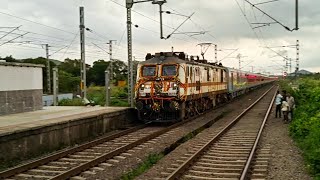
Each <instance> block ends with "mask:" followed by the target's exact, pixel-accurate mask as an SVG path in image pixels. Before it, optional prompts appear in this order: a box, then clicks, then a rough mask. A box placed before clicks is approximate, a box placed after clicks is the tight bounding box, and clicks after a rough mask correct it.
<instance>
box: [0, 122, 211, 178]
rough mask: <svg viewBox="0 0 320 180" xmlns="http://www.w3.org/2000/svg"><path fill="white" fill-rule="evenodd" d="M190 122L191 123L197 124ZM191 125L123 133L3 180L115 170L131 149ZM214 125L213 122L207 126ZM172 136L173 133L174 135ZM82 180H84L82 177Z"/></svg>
mask: <svg viewBox="0 0 320 180" xmlns="http://www.w3.org/2000/svg"><path fill="white" fill-rule="evenodd" d="M193 119H194V118H191V119H189V120H188V121H191V120H193ZM188 121H184V122H180V123H176V124H174V125H172V126H169V127H166V128H165V127H147V126H146V125H143V126H139V127H136V128H132V129H128V130H125V131H122V132H120V133H117V134H114V135H111V136H107V137H104V138H100V139H97V140H94V141H92V142H89V143H86V144H83V145H80V146H77V147H74V148H71V149H67V150H64V151H61V152H59V153H55V154H53V155H50V156H47V157H45V158H42V159H39V160H35V161H33V162H30V163H27V164H24V165H21V166H18V167H14V168H12V169H9V170H6V171H3V172H0V179H59V180H60V179H68V178H71V177H75V176H76V177H75V178H74V179H77V175H80V174H81V173H83V172H87V173H91V172H92V171H91V170H92V169H94V168H96V169H97V170H100V171H101V169H102V168H99V167H101V166H111V165H112V164H113V163H114V162H113V161H117V159H118V160H120V159H122V158H124V157H125V156H126V155H130V154H129V153H127V152H128V151H130V150H131V149H133V148H135V147H138V146H139V145H142V144H144V143H146V142H149V141H150V140H152V139H155V138H157V137H159V136H162V135H164V134H166V133H167V134H168V133H169V131H170V130H172V129H175V128H176V127H179V126H181V125H182V124H185V123H186V122H188ZM212 122H214V121H213V120H211V121H209V122H208V123H206V124H205V125H203V126H207V125H208V124H210V123H212ZM170 132H171V131H170ZM78 179H81V177H80V176H79V177H78Z"/></svg>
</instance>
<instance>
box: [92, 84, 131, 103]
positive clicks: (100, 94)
mask: <svg viewBox="0 0 320 180" xmlns="http://www.w3.org/2000/svg"><path fill="white" fill-rule="evenodd" d="M87 92H88V94H87V96H88V99H89V100H90V101H94V103H95V104H97V105H100V106H104V105H105V102H106V89H105V87H103V86H90V87H89V88H88V90H87ZM127 97H128V93H127V91H126V88H123V87H111V102H110V105H111V106H122V107H126V106H128V103H127Z"/></svg>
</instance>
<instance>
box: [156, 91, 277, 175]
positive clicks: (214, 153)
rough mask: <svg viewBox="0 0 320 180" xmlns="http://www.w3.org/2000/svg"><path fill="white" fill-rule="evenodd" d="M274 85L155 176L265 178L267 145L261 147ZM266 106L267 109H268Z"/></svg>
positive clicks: (273, 93) (193, 144)
mask: <svg viewBox="0 0 320 180" xmlns="http://www.w3.org/2000/svg"><path fill="white" fill-rule="evenodd" d="M275 89H276V88H275V87H272V88H270V89H269V90H268V91H267V92H266V93H264V94H263V95H262V96H261V97H260V98H259V99H258V100H257V101H255V102H254V103H253V104H252V105H251V106H250V107H248V108H247V109H246V110H244V111H243V112H242V113H241V114H240V115H239V116H237V117H236V118H235V119H233V120H232V121H231V122H230V123H229V124H228V125H227V126H225V127H224V128H222V130H220V131H219V132H218V133H211V134H210V133H208V134H206V135H205V136H204V138H202V139H201V140H198V141H195V142H194V143H192V144H191V146H189V149H190V150H189V151H188V153H186V154H183V155H182V156H181V157H179V158H177V159H176V160H175V161H174V162H171V163H172V164H171V165H170V164H169V165H168V166H167V167H166V168H165V169H164V170H163V171H162V172H161V177H158V178H155V179H167V180H172V179H199V180H207V179H208V180H210V179H212V180H218V179H219V180H220V179H241V180H244V179H248V178H252V179H255V178H259V179H260V178H261V179H263V178H265V177H264V173H265V172H266V171H265V170H266V168H267V163H268V162H267V161H266V158H265V157H266V156H268V151H269V149H268V147H267V146H266V147H264V148H260V149H259V148H258V143H259V139H260V137H261V134H262V131H263V128H264V125H265V123H266V120H267V118H268V116H269V114H270V111H271V108H272V104H273V100H274V97H275V95H276V93H275V92H276V91H275ZM266 109H267V110H266Z"/></svg>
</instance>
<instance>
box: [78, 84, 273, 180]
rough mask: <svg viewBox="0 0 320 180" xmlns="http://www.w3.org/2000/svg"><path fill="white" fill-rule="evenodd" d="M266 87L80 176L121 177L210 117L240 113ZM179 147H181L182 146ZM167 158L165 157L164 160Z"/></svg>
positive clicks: (88, 177) (216, 124) (94, 177)
mask: <svg viewBox="0 0 320 180" xmlns="http://www.w3.org/2000/svg"><path fill="white" fill-rule="evenodd" d="M266 89H267V87H264V88H261V89H259V90H258V91H257V92H258V93H257V92H255V93H250V94H247V95H244V96H242V97H241V98H239V99H237V100H235V101H234V102H232V103H230V104H227V105H225V106H224V107H221V108H218V109H216V110H213V111H212V112H209V113H207V114H205V115H204V116H202V117H201V118H198V119H196V120H193V121H192V122H189V123H186V124H185V125H183V126H181V127H179V128H176V129H173V130H171V131H169V132H168V133H166V134H164V135H162V136H161V137H160V138H155V139H153V140H151V142H149V143H144V144H142V145H140V146H137V147H136V148H134V149H133V151H132V150H129V151H128V152H126V153H123V154H121V155H120V156H122V158H114V159H112V160H108V161H106V163H107V164H108V165H112V166H103V167H102V166H101V165H100V166H99V168H101V169H99V170H97V168H92V169H90V170H88V171H89V173H82V174H81V175H80V176H81V177H84V178H86V179H119V178H120V177H121V175H123V174H125V173H127V172H130V171H131V170H132V169H134V168H136V167H138V165H139V163H141V162H143V161H144V160H146V159H147V157H148V155H150V154H158V153H161V152H163V151H164V150H165V149H166V148H168V147H170V146H171V145H172V144H174V143H175V142H177V141H178V140H179V139H181V138H182V137H184V136H185V135H187V134H188V133H190V132H192V131H194V130H196V129H197V128H198V127H201V126H202V125H203V124H205V123H207V122H208V121H209V120H210V119H213V118H215V117H217V116H219V115H220V114H221V113H225V112H228V113H227V115H226V116H228V117H230V116H236V115H238V113H239V112H240V111H242V110H243V109H245V108H246V107H247V106H248V104H251V103H252V102H253V99H256V98H257V97H258V96H259V95H261V94H262V92H263V91H265V90H266ZM222 119H224V118H222ZM222 119H221V120H219V121H218V122H216V123H215V124H214V125H213V126H220V127H221V125H222V124H221V123H224V122H223V121H222ZM185 144H186V143H185ZM183 145H184V144H183ZM178 148H180V146H179V147H178ZM178 148H177V149H178ZM170 154H171V153H170ZM170 154H169V155H170ZM123 157H125V158H123ZM165 159H166V158H163V160H165ZM115 160H116V161H115ZM163 160H160V162H162V161H163ZM153 177H154V176H148V178H147V179H153Z"/></svg>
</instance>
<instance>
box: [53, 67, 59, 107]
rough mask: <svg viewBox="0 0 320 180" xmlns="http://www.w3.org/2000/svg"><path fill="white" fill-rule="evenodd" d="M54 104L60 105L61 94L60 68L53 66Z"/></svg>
mask: <svg viewBox="0 0 320 180" xmlns="http://www.w3.org/2000/svg"><path fill="white" fill-rule="evenodd" d="M52 71H53V105H54V106H57V105H58V100H59V99H58V95H59V76H58V68H53V69H52Z"/></svg>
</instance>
